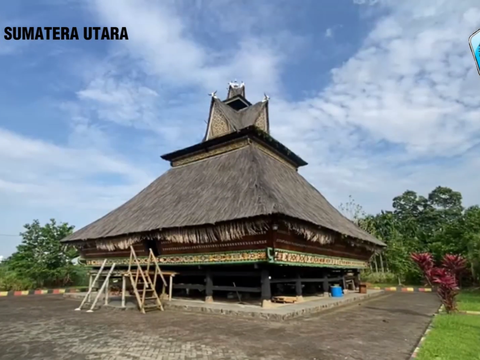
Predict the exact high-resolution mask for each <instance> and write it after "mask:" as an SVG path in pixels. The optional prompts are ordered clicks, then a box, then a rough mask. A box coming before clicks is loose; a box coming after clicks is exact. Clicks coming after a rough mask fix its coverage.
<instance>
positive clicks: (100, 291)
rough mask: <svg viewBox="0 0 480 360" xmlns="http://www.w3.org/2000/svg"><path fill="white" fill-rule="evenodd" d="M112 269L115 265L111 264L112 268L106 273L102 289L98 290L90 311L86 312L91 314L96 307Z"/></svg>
mask: <svg viewBox="0 0 480 360" xmlns="http://www.w3.org/2000/svg"><path fill="white" fill-rule="evenodd" d="M114 268H115V264H112V267H111V268H110V271H109V272H108V274H107V277H106V279H105V281H104V282H103V284H102V287H101V288H100V289H99V290H98V292H97V296H95V300H93V304H92V306H91V307H90V310H87V312H93V309H94V308H95V305H97V301H98V299H99V298H100V295H101V294H102V292H103V291H104V289H105V286H106V285H107V282H108V279H110V275H112V272H113V269H114Z"/></svg>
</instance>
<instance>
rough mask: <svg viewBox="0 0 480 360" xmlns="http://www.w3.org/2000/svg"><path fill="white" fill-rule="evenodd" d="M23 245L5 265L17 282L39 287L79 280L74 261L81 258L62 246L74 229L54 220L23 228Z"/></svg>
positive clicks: (70, 249)
mask: <svg viewBox="0 0 480 360" xmlns="http://www.w3.org/2000/svg"><path fill="white" fill-rule="evenodd" d="M24 228H25V231H24V232H22V233H21V234H20V235H21V236H22V243H21V244H20V245H19V246H18V247H17V251H16V252H15V253H14V254H13V255H12V256H11V257H10V258H8V259H7V260H6V261H5V263H6V267H7V269H8V271H9V272H10V273H14V274H15V277H16V278H17V279H21V280H22V281H24V282H27V283H33V284H34V285H35V286H36V287H43V286H57V285H61V286H64V285H68V284H70V283H72V281H73V280H74V278H75V276H76V270H77V267H75V265H74V264H73V262H72V260H73V259H74V258H76V257H77V256H78V254H77V251H76V250H75V249H74V248H73V247H68V246H66V245H64V244H62V243H61V242H60V240H61V239H63V238H65V237H66V236H67V235H69V234H71V233H72V231H73V228H74V227H73V226H70V225H68V224H67V223H61V224H57V223H56V221H55V220H54V219H51V220H50V222H49V223H47V224H45V225H44V226H41V225H40V222H39V221H38V220H34V221H33V222H32V223H31V224H26V225H25V226H24Z"/></svg>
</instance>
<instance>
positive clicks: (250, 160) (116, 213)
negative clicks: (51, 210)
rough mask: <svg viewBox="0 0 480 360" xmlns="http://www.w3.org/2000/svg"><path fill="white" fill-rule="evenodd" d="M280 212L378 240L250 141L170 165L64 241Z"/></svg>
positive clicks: (204, 223)
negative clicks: (155, 177)
mask: <svg viewBox="0 0 480 360" xmlns="http://www.w3.org/2000/svg"><path fill="white" fill-rule="evenodd" d="M272 214H281V215H284V216H286V217H289V218H292V219H298V220H301V221H305V222H308V223H310V224H312V225H315V226H318V227H322V228H326V229H330V230H333V231H335V232H338V233H340V234H343V235H347V236H349V237H352V238H355V239H360V240H363V241H366V242H368V243H370V244H374V245H377V246H384V244H383V243H382V242H381V241H379V240H377V239H375V238H374V237H373V236H371V235H370V234H368V233H367V232H365V231H363V230H361V229H360V228H358V227H357V226H356V225H355V224H353V223H352V222H351V221H350V220H348V219H346V218H345V217H344V216H343V215H341V214H340V213H339V212H338V211H337V210H336V209H335V208H334V207H333V206H332V205H331V204H330V203H329V202H328V201H327V200H326V199H325V198H324V197H323V196H322V195H321V194H320V192H318V191H317V190H316V189H315V188H314V187H313V186H312V185H310V184H309V183H308V181H306V180H305V179H304V178H303V177H302V176H301V175H300V174H299V173H298V172H297V171H296V169H295V168H294V167H293V166H291V165H287V164H286V163H284V162H282V161H280V160H278V159H276V158H274V157H272V156H270V155H268V154H267V153H265V152H264V151H263V150H261V148H260V147H259V146H258V145H256V144H255V143H254V142H251V143H250V144H249V145H246V146H244V147H242V148H240V149H238V150H234V151H230V152H227V153H224V154H221V155H217V156H214V157H210V158H207V159H204V160H200V161H196V162H192V163H190V164H187V165H183V166H178V167H173V168H171V169H170V170H168V171H167V172H166V173H165V174H163V175H162V176H160V177H159V178H157V179H156V180H155V181H154V182H153V183H151V184H150V185H149V186H148V187H146V188H145V189H144V190H143V191H141V192H140V193H139V194H138V195H136V196H135V197H134V198H132V199H131V200H129V201H128V202H126V203H125V204H123V205H122V206H120V207H119V208H117V209H115V210H113V211H112V212H110V213H109V214H107V215H105V216H104V217H102V218H101V219H99V220H97V221H95V222H94V223H92V224H90V225H88V226H86V227H84V228H82V229H80V230H79V231H77V232H75V233H74V234H72V235H70V236H69V237H68V238H66V239H65V240H64V241H78V240H89V239H101V238H110V237H116V236H122V235H125V234H132V233H141V232H148V231H156V230H160V231H162V230H168V229H171V228H182V227H196V226H202V225H208V224H219V223H222V222H232V221H241V220H245V219H254V218H258V217H261V216H267V215H272Z"/></svg>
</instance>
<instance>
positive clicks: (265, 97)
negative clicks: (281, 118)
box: [262, 93, 270, 102]
mask: <svg viewBox="0 0 480 360" xmlns="http://www.w3.org/2000/svg"><path fill="white" fill-rule="evenodd" d="M268 100H270V96H268V95H267V94H266V93H263V100H262V102H267V101H268Z"/></svg>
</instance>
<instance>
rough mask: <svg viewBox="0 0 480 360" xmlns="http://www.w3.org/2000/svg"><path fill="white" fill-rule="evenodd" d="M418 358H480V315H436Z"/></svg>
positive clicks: (450, 359)
mask: <svg viewBox="0 0 480 360" xmlns="http://www.w3.org/2000/svg"><path fill="white" fill-rule="evenodd" d="M417 359H419V360H480V316H478V315H462V314H455V315H446V314H441V315H438V316H436V317H435V319H434V320H433V329H432V330H431V331H430V332H429V333H428V335H427V338H426V340H425V341H424V343H423V344H422V346H421V348H420V352H419V354H418V357H417Z"/></svg>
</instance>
